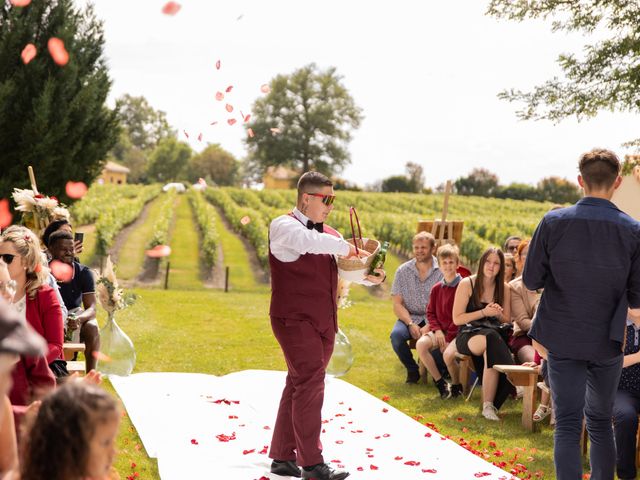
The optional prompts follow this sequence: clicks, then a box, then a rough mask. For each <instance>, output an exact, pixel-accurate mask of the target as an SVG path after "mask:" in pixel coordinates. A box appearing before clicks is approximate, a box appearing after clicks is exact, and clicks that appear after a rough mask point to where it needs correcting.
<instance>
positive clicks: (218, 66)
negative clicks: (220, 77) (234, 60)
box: [216, 60, 220, 70]
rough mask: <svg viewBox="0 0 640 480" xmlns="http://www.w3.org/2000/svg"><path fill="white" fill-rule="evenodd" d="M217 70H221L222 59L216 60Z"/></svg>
mask: <svg viewBox="0 0 640 480" xmlns="http://www.w3.org/2000/svg"><path fill="white" fill-rule="evenodd" d="M216 70H220V60H218V61H217V62H216Z"/></svg>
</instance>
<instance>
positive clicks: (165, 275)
mask: <svg viewBox="0 0 640 480" xmlns="http://www.w3.org/2000/svg"><path fill="white" fill-rule="evenodd" d="M170 268H171V262H169V261H167V271H166V272H165V274H164V289H165V290H168V289H169V269H170Z"/></svg>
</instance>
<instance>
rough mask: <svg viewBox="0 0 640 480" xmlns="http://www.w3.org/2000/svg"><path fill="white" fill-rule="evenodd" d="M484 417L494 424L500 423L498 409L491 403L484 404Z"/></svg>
mask: <svg viewBox="0 0 640 480" xmlns="http://www.w3.org/2000/svg"><path fill="white" fill-rule="evenodd" d="M482 416H483V417H484V418H486V419H487V420H492V421H494V422H499V421H500V417H498V409H497V408H496V407H494V406H493V403H491V402H484V403H483V404H482Z"/></svg>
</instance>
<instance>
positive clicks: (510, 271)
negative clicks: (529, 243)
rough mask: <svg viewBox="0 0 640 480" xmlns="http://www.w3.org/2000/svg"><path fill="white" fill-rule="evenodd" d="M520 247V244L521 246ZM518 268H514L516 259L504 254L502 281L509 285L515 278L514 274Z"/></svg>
mask: <svg viewBox="0 0 640 480" xmlns="http://www.w3.org/2000/svg"><path fill="white" fill-rule="evenodd" d="M521 245H522V244H521ZM517 271H518V268H517V267H516V259H515V257H514V256H513V255H512V254H510V253H505V254H504V281H505V283H509V282H510V281H511V280H514V279H515V278H516V272H517Z"/></svg>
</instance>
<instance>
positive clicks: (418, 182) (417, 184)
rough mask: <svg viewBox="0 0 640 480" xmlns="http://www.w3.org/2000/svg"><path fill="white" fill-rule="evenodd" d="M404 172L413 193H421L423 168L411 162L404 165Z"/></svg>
mask: <svg viewBox="0 0 640 480" xmlns="http://www.w3.org/2000/svg"><path fill="white" fill-rule="evenodd" d="M405 170H406V172H407V177H409V183H410V184H411V186H412V188H413V191H414V192H416V193H417V192H421V191H422V189H423V188H424V168H422V165H420V164H418V163H413V162H407V163H406V164H405Z"/></svg>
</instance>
